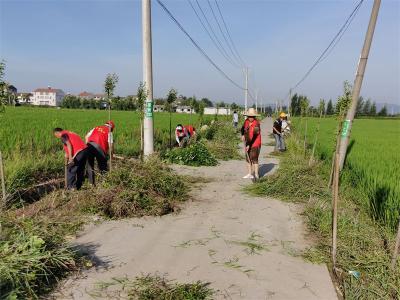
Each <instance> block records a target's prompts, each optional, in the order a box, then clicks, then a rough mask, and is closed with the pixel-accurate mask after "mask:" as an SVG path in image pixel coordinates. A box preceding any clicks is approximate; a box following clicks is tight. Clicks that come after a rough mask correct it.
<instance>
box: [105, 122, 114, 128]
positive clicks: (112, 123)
mask: <svg viewBox="0 0 400 300" xmlns="http://www.w3.org/2000/svg"><path fill="white" fill-rule="evenodd" d="M106 125H109V126H111V129H114V128H115V124H114V122H113V121H111V120H110V121H107V122H106Z"/></svg>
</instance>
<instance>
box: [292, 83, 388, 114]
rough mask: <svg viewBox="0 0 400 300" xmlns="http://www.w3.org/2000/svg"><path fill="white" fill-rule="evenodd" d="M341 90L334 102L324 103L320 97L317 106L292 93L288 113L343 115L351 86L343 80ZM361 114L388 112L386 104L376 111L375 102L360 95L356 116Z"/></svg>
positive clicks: (346, 107) (349, 97)
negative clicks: (341, 93)
mask: <svg viewBox="0 0 400 300" xmlns="http://www.w3.org/2000/svg"><path fill="white" fill-rule="evenodd" d="M343 90H344V92H343V95H341V96H339V97H338V99H337V100H336V102H333V101H332V99H330V100H329V101H328V102H327V103H326V102H325V100H324V99H321V100H320V102H319V105H318V106H311V105H310V100H309V99H308V98H307V96H304V95H300V94H294V95H293V96H292V99H291V101H290V113H291V114H292V115H293V116H317V115H319V114H320V113H321V114H323V115H327V116H332V115H345V114H346V112H347V110H348V108H349V106H350V104H351V94H352V86H351V85H350V84H349V82H347V81H345V82H344V86H343ZM361 116H367V117H376V116H380V117H386V116H388V112H387V108H386V106H383V107H382V108H381V110H380V111H379V112H378V111H377V108H376V103H375V102H373V101H372V100H371V99H367V100H366V101H365V100H364V99H363V97H362V96H360V98H359V100H358V103H357V110H356V117H361Z"/></svg>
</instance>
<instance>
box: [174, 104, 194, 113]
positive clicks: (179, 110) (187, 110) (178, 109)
mask: <svg viewBox="0 0 400 300" xmlns="http://www.w3.org/2000/svg"><path fill="white" fill-rule="evenodd" d="M175 112H177V113H181V114H191V113H193V114H195V113H196V112H195V110H194V109H192V108H191V107H190V106H182V105H178V106H177V107H176V108H175Z"/></svg>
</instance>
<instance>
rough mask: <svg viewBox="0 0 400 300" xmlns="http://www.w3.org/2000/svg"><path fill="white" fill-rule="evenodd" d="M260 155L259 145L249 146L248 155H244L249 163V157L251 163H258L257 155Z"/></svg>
mask: <svg viewBox="0 0 400 300" xmlns="http://www.w3.org/2000/svg"><path fill="white" fill-rule="evenodd" d="M259 156H260V147H255V148H250V150H249V155H248V156H247V155H246V161H247V162H248V163H249V162H250V161H249V158H250V160H251V163H252V164H258V157H259Z"/></svg>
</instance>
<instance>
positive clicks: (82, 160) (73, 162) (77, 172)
mask: <svg viewBox="0 0 400 300" xmlns="http://www.w3.org/2000/svg"><path fill="white" fill-rule="evenodd" d="M53 134H54V136H55V137H56V138H59V139H61V142H62V143H63V146H64V151H65V160H66V162H67V163H66V169H67V174H66V177H67V178H66V179H67V182H66V183H67V186H66V188H67V189H71V190H73V189H77V190H79V189H80V188H81V187H82V183H83V179H84V175H85V165H86V159H87V146H86V144H85V143H84V142H83V141H82V139H81V137H80V136H79V135H77V134H76V133H74V132H71V131H68V130H63V129H62V128H59V127H57V128H54V129H53Z"/></svg>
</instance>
